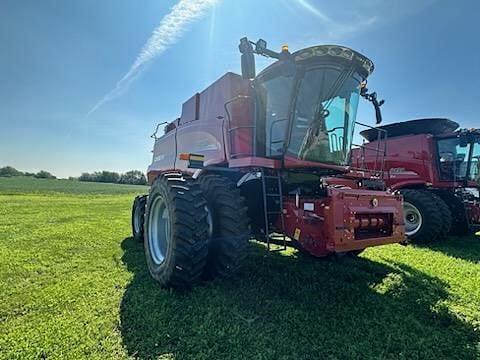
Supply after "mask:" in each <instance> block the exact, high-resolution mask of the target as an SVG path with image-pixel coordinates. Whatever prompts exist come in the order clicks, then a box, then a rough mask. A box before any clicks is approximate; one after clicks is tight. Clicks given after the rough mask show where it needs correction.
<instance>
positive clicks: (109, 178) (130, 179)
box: [0, 166, 147, 185]
mask: <svg viewBox="0 0 480 360" xmlns="http://www.w3.org/2000/svg"><path fill="white" fill-rule="evenodd" d="M13 176H30V177H34V178H37V179H56V178H57V177H56V176H55V175H53V174H51V173H49V172H48V171H45V170H41V171H39V172H37V173H31V172H23V171H20V170H17V169H15V168H14V167H12V166H4V167H1V168H0V177H13ZM69 180H78V181H88V182H102V183H113V184H132V185H146V184H147V178H146V177H145V174H144V173H143V172H141V171H139V170H131V171H127V172H126V173H123V174H120V173H117V172H113V171H95V172H93V173H86V172H85V173H82V175H80V176H79V177H78V178H76V177H69Z"/></svg>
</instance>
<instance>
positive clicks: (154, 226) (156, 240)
mask: <svg viewBox="0 0 480 360" xmlns="http://www.w3.org/2000/svg"><path fill="white" fill-rule="evenodd" d="M148 224H149V231H148V246H149V248H150V255H151V257H152V260H153V262H154V263H155V264H156V265H160V264H161V263H163V261H164V260H165V256H166V254H167V250H168V247H169V245H170V214H169V213H168V209H167V204H166V202H165V199H163V198H162V197H161V196H158V197H156V198H155V199H154V200H153V203H152V205H151V208H150V214H149V219H148Z"/></svg>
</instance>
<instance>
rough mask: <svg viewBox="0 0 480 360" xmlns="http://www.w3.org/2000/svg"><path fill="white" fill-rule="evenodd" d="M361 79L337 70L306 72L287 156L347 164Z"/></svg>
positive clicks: (299, 94) (327, 69) (300, 87)
mask: <svg viewBox="0 0 480 360" xmlns="http://www.w3.org/2000/svg"><path fill="white" fill-rule="evenodd" d="M359 85H360V78H357V77H356V76H354V75H351V74H350V75H349V74H348V73H346V71H343V72H342V71H340V70H338V69H336V68H324V67H323V68H318V69H311V70H308V71H306V72H305V73H304V75H303V77H302V80H301V82H300V86H299V88H298V95H297V98H296V102H295V108H294V112H293V121H292V127H291V133H290V141H289V144H288V147H287V154H288V155H290V156H294V157H296V158H298V159H301V160H306V161H313V162H321V163H328V164H334V165H347V164H348V157H349V154H350V148H351V144H352V139H353V131H354V124H355V118H356V113H357V107H358V99H359V96H360V95H359V93H360V86H359Z"/></svg>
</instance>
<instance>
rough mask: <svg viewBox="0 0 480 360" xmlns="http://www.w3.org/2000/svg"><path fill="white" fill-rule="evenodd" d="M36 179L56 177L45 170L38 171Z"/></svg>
mask: <svg viewBox="0 0 480 360" xmlns="http://www.w3.org/2000/svg"><path fill="white" fill-rule="evenodd" d="M35 177H36V178H37V179H56V178H57V177H56V176H54V175H52V174H51V173H49V172H48V171H45V170H40V171H39V172H38V173H36V174H35Z"/></svg>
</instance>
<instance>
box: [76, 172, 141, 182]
mask: <svg viewBox="0 0 480 360" xmlns="http://www.w3.org/2000/svg"><path fill="white" fill-rule="evenodd" d="M78 180H79V181H90V182H103V183H113V184H132V185H146V184H147V178H146V177H145V174H144V173H143V172H141V171H139V170H131V171H127V172H126V173H124V174H119V173H116V172H113V171H95V172H93V173H82V175H80V177H79V178H78Z"/></svg>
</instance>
